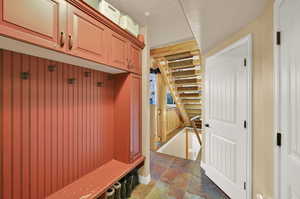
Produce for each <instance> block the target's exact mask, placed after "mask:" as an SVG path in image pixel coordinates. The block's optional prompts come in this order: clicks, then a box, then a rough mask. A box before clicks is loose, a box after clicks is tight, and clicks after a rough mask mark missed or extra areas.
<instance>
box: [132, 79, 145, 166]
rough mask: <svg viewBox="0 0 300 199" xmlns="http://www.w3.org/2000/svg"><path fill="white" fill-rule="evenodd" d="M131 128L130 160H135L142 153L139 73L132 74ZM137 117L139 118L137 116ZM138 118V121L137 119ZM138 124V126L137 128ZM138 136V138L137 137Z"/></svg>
mask: <svg viewBox="0 0 300 199" xmlns="http://www.w3.org/2000/svg"><path fill="white" fill-rule="evenodd" d="M130 81H131V82H130V83H131V96H130V97H131V104H130V106H131V109H130V110H131V113H130V117H131V121H130V122H131V125H130V127H131V129H130V160H131V162H133V161H135V160H136V159H137V158H139V157H140V156H141V155H142V154H141V153H142V134H141V132H142V121H141V117H142V114H141V111H142V103H141V100H142V96H141V94H142V86H141V83H142V82H141V81H142V80H141V77H140V76H138V75H134V74H131V79H130ZM136 117H137V118H136ZM136 120H138V121H136ZM136 125H137V126H138V128H137V129H136ZM136 136H137V138H136Z"/></svg>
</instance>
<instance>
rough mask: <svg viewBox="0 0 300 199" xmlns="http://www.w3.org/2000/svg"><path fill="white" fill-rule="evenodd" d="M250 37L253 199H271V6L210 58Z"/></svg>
mask: <svg viewBox="0 0 300 199" xmlns="http://www.w3.org/2000/svg"><path fill="white" fill-rule="evenodd" d="M249 33H251V34H252V37H253V147H252V148H253V157H252V159H253V199H256V194H257V193H262V194H263V195H264V196H265V198H267V199H271V198H273V169H274V168H273V5H270V6H268V7H267V9H266V10H265V12H264V13H263V15H262V16H260V17H258V18H257V19H256V20H255V21H254V22H252V23H251V24H249V25H247V26H246V27H244V28H243V29H242V30H240V31H239V32H237V33H236V34H234V35H232V36H231V37H230V38H228V39H227V40H226V41H224V42H222V43H220V44H219V45H217V46H216V47H215V48H214V49H213V50H211V51H210V52H208V53H207V54H205V56H204V57H208V56H209V55H212V54H214V53H216V52H218V51H220V50H222V49H224V48H225V47H227V46H228V45H230V44H232V43H234V42H235V41H237V40H239V39H241V38H242V37H244V36H246V35H248V34H249Z"/></svg>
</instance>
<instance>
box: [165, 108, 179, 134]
mask: <svg viewBox="0 0 300 199" xmlns="http://www.w3.org/2000/svg"><path fill="white" fill-rule="evenodd" d="M166 117H167V118H166V122H167V125H166V126H167V135H169V134H171V133H173V131H174V130H176V129H178V128H180V127H182V126H183V123H182V122H181V120H180V117H179V113H178V109H177V108H176V107H172V108H167V114H166Z"/></svg>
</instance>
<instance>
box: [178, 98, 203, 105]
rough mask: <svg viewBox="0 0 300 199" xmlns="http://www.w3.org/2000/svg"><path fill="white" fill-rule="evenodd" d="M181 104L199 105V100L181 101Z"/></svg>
mask: <svg viewBox="0 0 300 199" xmlns="http://www.w3.org/2000/svg"><path fill="white" fill-rule="evenodd" d="M181 103H183V104H190V103H194V104H196V103H198V104H200V103H201V98H199V99H182V100H181Z"/></svg>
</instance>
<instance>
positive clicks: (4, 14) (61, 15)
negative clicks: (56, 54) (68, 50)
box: [0, 0, 67, 51]
mask: <svg viewBox="0 0 300 199" xmlns="http://www.w3.org/2000/svg"><path fill="white" fill-rule="evenodd" d="M15 1H16V0H15ZM8 2H9V3H8ZM18 2H19V1H18ZM12 3H13V2H12V1H10V0H2V1H1V2H0V26H1V28H0V34H1V35H5V36H9V37H12V38H14V39H18V40H21V41H26V42H29V43H32V44H35V45H38V46H41V47H45V48H49V49H54V50H57V51H64V46H60V39H61V33H63V36H65V32H66V23H65V22H66V5H67V3H66V2H65V1H63V0H41V1H33V0H31V1H26V3H27V4H28V3H31V4H33V5H35V7H34V8H36V7H42V8H43V10H44V7H47V6H49V9H51V8H52V12H50V11H49V12H48V13H47V14H48V15H50V16H52V18H48V16H46V17H47V18H46V19H45V20H43V18H41V19H36V18H37V17H43V13H37V12H33V11H32V10H31V9H34V8H31V7H30V6H29V7H28V8H29V9H27V10H26V9H24V7H22V6H14V7H12V5H11V4H12ZM38 3H39V4H38ZM43 3H44V4H43ZM50 6H52V7H50ZM42 8H41V10H42ZM6 9H8V10H6ZM20 13H25V14H26V15H25V14H24V15H25V16H26V17H28V18H27V20H24V16H23V15H21V14H20ZM28 15H29V16H28ZM30 15H31V16H30ZM20 18H22V19H20ZM25 19H26V18H25ZM45 21H48V23H52V28H50V29H48V30H47V27H48V26H47V24H45ZM39 28H40V30H39ZM63 39H64V38H63Z"/></svg>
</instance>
